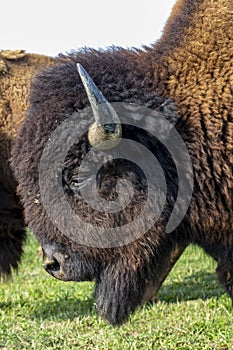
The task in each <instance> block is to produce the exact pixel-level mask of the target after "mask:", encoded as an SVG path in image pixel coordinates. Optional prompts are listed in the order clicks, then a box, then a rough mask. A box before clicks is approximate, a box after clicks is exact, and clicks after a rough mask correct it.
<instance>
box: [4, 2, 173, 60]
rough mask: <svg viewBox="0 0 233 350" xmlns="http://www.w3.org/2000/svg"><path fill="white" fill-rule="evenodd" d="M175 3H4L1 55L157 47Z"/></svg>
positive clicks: (55, 53) (51, 53)
mask: <svg viewBox="0 0 233 350" xmlns="http://www.w3.org/2000/svg"><path fill="white" fill-rule="evenodd" d="M174 3H175V0H143V1H139V2H137V1H136V0H117V1H111V0H109V1H107V0H92V1H91V0H82V1H79V0H65V1H64V0H62V1H61V0H40V1H38V0H36V1H35V0H31V1H30V0H20V1H17V0H8V1H3V2H2V4H1V21H0V50H1V49H25V50H26V51H27V52H32V53H42V54H46V55H50V56H56V55H57V54H58V53H60V52H63V53H65V52H69V51H71V50H78V49H79V48H82V47H84V46H85V47H93V48H96V49H98V48H103V49H104V48H106V47H108V46H112V45H115V46H122V47H141V46H142V45H150V44H153V43H154V42H155V41H156V40H157V39H158V38H159V37H160V35H161V33H162V29H163V27H164V24H165V23H166V20H167V18H168V16H169V13H170V11H171V9H172V6H173V5H174Z"/></svg>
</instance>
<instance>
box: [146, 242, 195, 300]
mask: <svg viewBox="0 0 233 350" xmlns="http://www.w3.org/2000/svg"><path fill="white" fill-rule="evenodd" d="M187 245H188V244H187V243H180V244H178V243H177V244H176V245H175V246H174V247H173V249H172V250H171V252H170V254H166V255H165V256H164V255H162V254H161V255H160V257H157V261H156V273H155V278H154V279H153V281H148V282H147V283H146V287H145V293H144V295H143V299H142V305H143V304H144V303H146V302H156V301H157V294H158V291H159V289H160V287H161V286H162V284H163V282H164V281H165V279H166V278H167V276H168V274H169V272H170V271H171V269H172V268H173V266H174V265H175V263H176V262H177V260H178V259H179V258H180V256H181V254H182V253H183V252H184V250H185V248H186V247H187Z"/></svg>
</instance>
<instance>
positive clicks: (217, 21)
mask: <svg viewBox="0 0 233 350" xmlns="http://www.w3.org/2000/svg"><path fill="white" fill-rule="evenodd" d="M232 23H233V12H232V1H231V0H217V1H211V0H178V1H177V3H176V5H175V7H174V9H173V11H172V14H171V16H170V18H169V20H168V22H167V25H166V27H165V29H164V33H163V36H162V38H161V39H160V40H159V41H158V42H157V43H156V44H155V45H154V46H153V47H151V48H146V49H145V51H133V50H132V51H128V50H123V49H117V50H110V51H109V52H106V53H102V52H96V51H93V50H90V51H88V52H85V53H84V54H83V53H82V52H81V53H73V54H71V55H70V56H69V57H65V58H64V59H65V60H66V61H65V62H64V63H61V64H59V65H58V66H54V67H52V68H51V69H49V70H47V71H46V72H44V73H43V74H41V75H40V76H39V77H38V78H37V79H36V81H35V82H34V84H33V87H32V93H31V100H30V101H31V108H30V110H29V113H28V116H27V118H26V120H25V122H24V123H23V127H22V129H21V131H20V134H19V137H18V139H17V142H16V145H15V147H14V152H13V161H12V166H13V168H14V173H15V176H16V178H17V180H18V182H19V186H18V193H19V195H20V196H21V199H22V202H23V205H24V208H25V217H26V222H27V223H28V225H29V227H30V228H31V229H32V230H33V231H34V233H35V234H36V236H37V238H38V240H39V242H40V243H41V245H42V247H43V249H44V251H45V255H46V256H47V257H49V258H50V259H53V260H54V261H55V262H56V263H57V264H55V265H54V266H53V268H51V269H50V273H51V274H52V275H54V276H55V277H57V278H60V279H63V280H77V281H79V280H84V279H85V280H92V279H95V281H96V289H95V301H96V305H97V308H98V310H99V312H100V313H101V314H102V315H103V316H104V317H105V318H106V319H107V320H108V321H109V322H111V323H112V324H119V323H121V322H122V321H124V320H125V319H126V318H127V316H128V315H129V314H130V313H131V312H133V311H134V310H135V308H136V307H137V306H138V305H140V304H141V303H142V302H143V300H144V298H145V295H146V294H147V293H148V288H150V287H151V286H153V285H154V284H156V283H158V280H159V277H158V276H159V275H160V273H161V271H163V266H162V267H161V265H160V259H161V258H162V257H167V256H174V260H176V258H177V255H176V252H177V251H180V252H181V251H182V249H184V248H185V246H186V245H187V244H189V243H191V242H192V243H196V244H198V245H200V246H201V247H202V248H203V249H204V250H205V251H206V252H207V253H208V254H210V255H211V256H212V257H213V258H214V259H216V260H217V262H218V268H217V272H218V276H219V280H220V282H221V283H222V284H223V285H224V286H225V288H226V290H227V291H228V293H229V294H230V295H231V297H232V281H233V278H232V276H233V254H232V251H233V236H232V228H233V218H232V146H233V140H232V130H233V126H232V114H233V98H232V90H233V87H232V84H233V80H232V77H233V69H232V64H231V63H232V59H233V45H232V37H233V27H232ZM76 62H79V63H81V64H82V65H83V66H84V67H85V69H86V70H87V71H88V72H89V74H90V75H91V77H92V78H93V80H94V81H95V82H96V84H97V86H98V87H99V88H100V90H101V91H102V92H103V94H104V95H105V96H106V97H107V98H108V100H109V101H110V102H117V101H119V102H122V101H124V102H135V103H138V104H143V105H144V106H147V107H150V108H153V109H155V110H157V113H162V114H163V113H164V111H163V110H162V111H159V106H160V105H161V103H163V102H164V101H166V100H167V99H170V98H171V99H173V100H174V101H175V104H176V106H177V108H178V110H179V114H180V117H179V118H178V121H177V124H176V128H177V130H178V131H179V133H180V135H181V137H182V138H183V140H184V141H185V143H186V146H187V148H188V150H189V154H190V156H191V160H192V165H193V171H194V191H193V196H192V201H191V204H190V207H189V210H188V212H187V213H186V216H185V218H184V219H183V221H182V222H181V224H180V225H179V226H178V228H177V229H175V230H174V231H173V232H172V233H171V234H165V230H164V228H165V226H166V222H167V220H168V218H169V215H170V213H171V209H172V206H173V205H174V201H172V198H175V196H176V193H177V185H178V182H177V174H176V169H175V167H174V164H173V162H172V159H171V157H170V156H169V154H168V152H167V151H166V150H165V149H164V148H163V146H162V145H160V144H158V143H157V144H156V146H155V143H154V142H151V140H150V138H149V136H148V138H145V137H143V134H142V133H141V132H139V131H137V133H134V132H132V130H130V129H127V128H126V129H125V128H123V133H125V135H126V136H127V137H129V138H132V137H135V138H136V140H138V141H139V142H143V143H144V145H145V146H146V147H148V148H149V149H150V150H151V151H152V152H154V153H155V154H156V157H157V159H159V161H160V163H161V164H162V166H163V169H164V173H165V176H166V180H167V186H168V193H169V194H170V195H168V196H167V205H166V207H165V209H164V211H163V214H162V215H161V217H160V219H159V220H158V221H157V223H156V225H155V226H154V227H153V228H152V229H151V230H150V231H148V232H147V234H146V235H144V236H143V237H142V238H140V239H138V240H136V241H135V242H133V243H131V244H128V245H125V246H122V247H117V248H113V249H97V248H89V247H85V246H82V245H79V244H77V243H75V242H74V241H72V240H70V239H68V238H66V237H65V236H64V235H62V234H61V233H60V232H59V231H58V229H57V228H56V227H55V226H54V225H53V224H52V222H51V221H50V219H49V218H48V216H47V214H46V212H45V209H44V208H43V206H42V203H41V202H40V198H39V183H38V167H39V162H40V157H41V154H42V151H43V149H44V146H45V144H46V141H47V140H48V138H49V136H50V134H51V132H52V131H53V130H54V129H55V128H56V127H57V125H58V123H59V122H61V121H62V120H64V119H65V118H67V116H69V115H71V114H72V113H74V112H75V111H77V110H82V109H83V108H84V107H85V106H87V105H88V102H87V98H86V95H85V92H84V90H83V87H82V85H81V82H80V79H79V77H78V73H77V70H76ZM169 108H170V107H168V116H167V117H168V119H169V116H170V117H171V115H172V114H174V113H176V112H175V111H174V105H173V104H171V109H170V112H169ZM80 122H82V120H81V119H80ZM145 123H146V120H145ZM89 148H90V145H89V144H88V141H87V139H85V137H84V139H82V140H81V141H80V143H79V144H77V145H74V148H73V149H72V150H71V152H70V153H69V154H68V155H67V159H66V160H65V162H64V166H63V184H64V189H65V191H66V195H67V200H68V201H69V202H70V204H71V206H73V208H74V209H75V208H76V209H77V210H81V211H82V210H83V215H85V213H86V215H87V217H89V220H93V217H92V215H91V214H93V213H92V211H91V210H90V209H88V208H86V207H85V206H84V204H83V203H82V202H81V201H80V198H79V196H78V195H77V194H75V192H74V191H72V190H67V189H66V186H68V188H69V182H67V181H68V180H67V179H69V176H70V173H71V172H72V170H73V169H74V168H75V170H76V171H77V172H78V166H79V162H80V159H81V154H83V152H86V151H88V149H89ZM121 166H122V167H123V168H124V164H120V166H119V164H118V166H117V165H116V167H115V168H114V167H113V168H111V169H110V168H107V169H105V170H106V171H105V172H104V174H103V180H104V181H105V182H106V184H107V185H106V186H107V188H109V186H110V184H112V183H115V181H116V179H117V178H118V176H119V175H118V173H117V172H116V169H120V168H121ZM114 171H115V172H114ZM67 172H68V175H67ZM125 173H126V174H127V175H128V176H129V177H130V178H132V180H135V182H134V183H135V184H136V189H135V203H134V206H133V207H131V211H130V210H129V212H126V213H125V217H124V219H125V218H126V219H128V220H129V219H130V218H132V217H133V216H134V214H135V213H137V210H138V207H139V206H140V203H141V199H140V195H141V192H140V189H142V193H143V194H145V188H144V187H143V185H144V183H143V178H142V177H141V176H140V174H139V173H138V170H137V169H132V168H130V169H128V168H127V169H125ZM139 180H140V181H139ZM143 191H144V192H143ZM154 193H155V196H157V195H159V189H158V188H154ZM29 194H30V195H29ZM103 195H104V196H107V198H108V194H106V193H105V192H103ZM35 199H36V200H35ZM51 204H52V203H51ZM88 210H89V211H88ZM88 215H89V216H88ZM127 215H128V217H127ZM107 219H108V220H110V222H111V220H113V218H109V217H107ZM121 219H122V218H120V217H119V216H116V217H114V220H116V223H118V222H119V221H120V220H121ZM102 220H103V221H104V219H103V218H102ZM139 229H140V227H139ZM80 230H81V228H80ZM178 256H179V254H178ZM168 272H169V271H167V273H168ZM159 283H162V280H161V279H160V282H159Z"/></svg>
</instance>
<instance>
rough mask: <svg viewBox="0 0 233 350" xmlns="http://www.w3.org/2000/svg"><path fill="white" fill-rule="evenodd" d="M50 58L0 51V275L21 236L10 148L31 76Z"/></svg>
mask: <svg viewBox="0 0 233 350" xmlns="http://www.w3.org/2000/svg"><path fill="white" fill-rule="evenodd" d="M53 62H54V59H52V58H49V57H46V56H43V55H35V54H26V53H25V52H24V51H23V50H15V51H12V50H3V51H0V82H1V84H0V251H1V253H0V276H3V277H4V276H7V275H9V274H10V272H11V268H17V267H18V263H19V261H20V257H21V255H22V244H23V241H24V239H25V236H26V235H25V230H24V226H25V223H24V219H23V209H22V206H21V205H20V203H19V199H18V197H17V195H16V181H15V179H14V177H13V174H12V170H11V168H10V163H9V158H10V154H11V147H12V144H13V143H14V140H15V138H16V135H17V132H18V129H19V127H20V125H21V123H22V121H23V118H24V114H25V111H26V109H27V107H28V94H29V86H30V82H31V79H32V77H33V76H34V75H35V74H36V72H38V71H39V70H40V69H41V68H42V67H47V66H48V65H50V64H52V63H53Z"/></svg>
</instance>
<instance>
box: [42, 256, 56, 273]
mask: <svg viewBox="0 0 233 350" xmlns="http://www.w3.org/2000/svg"><path fill="white" fill-rule="evenodd" d="M43 267H44V269H45V270H46V271H47V272H48V273H50V274H51V275H53V276H54V275H55V274H56V273H58V272H59V271H60V264H59V263H58V261H57V260H56V259H55V258H49V257H48V256H44V262H43Z"/></svg>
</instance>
